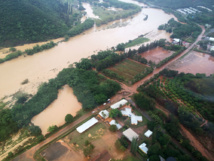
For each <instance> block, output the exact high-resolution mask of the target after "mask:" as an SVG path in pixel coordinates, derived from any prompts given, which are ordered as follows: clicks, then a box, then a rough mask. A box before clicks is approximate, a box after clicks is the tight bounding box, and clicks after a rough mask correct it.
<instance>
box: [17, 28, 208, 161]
mask: <svg viewBox="0 0 214 161" xmlns="http://www.w3.org/2000/svg"><path fill="white" fill-rule="evenodd" d="M200 27H201V28H202V32H201V34H200V35H199V36H198V38H197V40H196V41H195V42H194V43H193V44H192V45H191V46H189V47H188V48H187V49H186V50H185V51H184V52H182V53H181V54H180V55H178V56H176V57H175V58H173V59H172V60H170V61H169V62H168V63H166V64H165V65H163V66H162V67H160V68H156V69H155V70H154V71H153V73H151V74H149V75H148V76H147V77H145V78H144V79H142V80H141V81H139V82H137V83H135V84H134V85H133V86H131V87H129V86H127V85H125V84H122V83H120V84H121V86H122V89H123V91H128V92H130V94H129V95H128V96H130V95H131V94H133V93H136V92H137V88H138V87H139V86H140V85H142V84H143V83H144V82H145V81H146V80H148V79H150V78H151V77H153V76H154V75H155V74H157V73H159V72H160V71H161V70H163V69H164V68H166V67H167V66H168V65H169V64H170V63H172V62H174V61H176V60H178V59H179V58H180V57H182V56H183V55H185V54H186V53H188V52H189V51H190V50H191V49H192V48H193V47H194V46H195V45H196V44H197V43H198V41H199V40H201V38H202V36H203V35H204V33H205V29H204V27H203V26H200ZM128 96H126V97H128ZM122 97H124V96H123V95H122V94H119V95H118V94H117V95H116V96H114V97H113V98H112V99H111V103H113V102H116V101H117V100H119V99H121V98H122ZM100 109H102V106H100V107H98V108H96V110H100ZM91 115H92V114H91V112H89V113H87V114H85V115H84V116H82V117H80V118H79V119H78V120H76V121H75V122H73V123H71V124H70V125H68V126H66V127H65V128H63V129H61V130H60V131H58V132H56V133H55V134H53V135H52V136H50V137H49V138H47V139H46V140H44V141H43V142H41V143H39V144H37V145H36V146H34V147H32V148H31V149H29V150H27V151H26V152H24V153H23V154H21V155H19V156H18V157H16V158H15V159H14V161H32V160H34V159H33V155H34V153H35V152H36V151H37V150H38V149H39V148H41V147H42V146H44V145H45V144H47V143H49V142H51V141H52V140H54V139H55V138H57V137H59V136H60V135H62V134H63V133H65V132H66V131H68V130H69V129H70V128H72V127H73V126H75V125H77V124H79V123H81V122H82V121H83V120H85V119H86V118H87V117H89V116H91ZM201 148H202V146H201ZM197 150H199V149H197ZM199 151H200V150H199ZM200 152H203V148H202V151H200Z"/></svg>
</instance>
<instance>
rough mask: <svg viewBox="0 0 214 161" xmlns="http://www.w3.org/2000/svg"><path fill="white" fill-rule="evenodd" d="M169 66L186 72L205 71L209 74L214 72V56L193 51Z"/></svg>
mask: <svg viewBox="0 0 214 161" xmlns="http://www.w3.org/2000/svg"><path fill="white" fill-rule="evenodd" d="M168 68H169V69H172V70H177V71H179V72H184V73H192V74H196V73H205V74H206V75H207V76H208V75H210V74H213V73H214V57H212V56H210V55H208V54H204V53H200V52H196V51H191V52H190V53H189V54H188V55H186V56H185V57H183V58H181V59H179V60H177V61H175V62H174V63H172V64H170V65H169V66H168Z"/></svg>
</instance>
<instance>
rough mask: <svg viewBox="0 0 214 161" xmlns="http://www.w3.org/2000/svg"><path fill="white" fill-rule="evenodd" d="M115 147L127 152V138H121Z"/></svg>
mask: <svg viewBox="0 0 214 161" xmlns="http://www.w3.org/2000/svg"><path fill="white" fill-rule="evenodd" d="M115 146H116V148H117V149H118V150H120V151H125V150H126V149H127V148H128V146H129V143H128V141H127V139H126V138H125V136H122V137H121V138H119V139H117V141H116V142H115Z"/></svg>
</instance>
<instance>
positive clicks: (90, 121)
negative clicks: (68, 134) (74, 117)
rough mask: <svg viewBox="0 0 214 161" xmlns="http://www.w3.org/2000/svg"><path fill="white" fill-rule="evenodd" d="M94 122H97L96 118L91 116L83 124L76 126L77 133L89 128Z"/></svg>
mask: <svg viewBox="0 0 214 161" xmlns="http://www.w3.org/2000/svg"><path fill="white" fill-rule="evenodd" d="M96 123H98V120H97V119H96V118H95V117H93V118H91V119H90V120H88V121H87V122H85V123H84V124H82V125H81V126H79V127H78V128H76V130H77V131H78V132H79V133H83V132H84V131H86V130H87V129H89V128H90V127H92V126H93V125H95V124H96Z"/></svg>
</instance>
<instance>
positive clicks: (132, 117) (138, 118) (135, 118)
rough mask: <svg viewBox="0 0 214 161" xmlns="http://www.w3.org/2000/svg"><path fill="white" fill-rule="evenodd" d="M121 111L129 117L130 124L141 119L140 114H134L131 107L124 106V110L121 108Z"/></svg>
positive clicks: (134, 123)
mask: <svg viewBox="0 0 214 161" xmlns="http://www.w3.org/2000/svg"><path fill="white" fill-rule="evenodd" d="M121 113H122V115H123V116H128V117H130V118H131V124H132V125H137V124H138V122H142V121H143V117H142V116H136V115H135V114H133V113H132V109H131V108H125V110H121Z"/></svg>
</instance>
